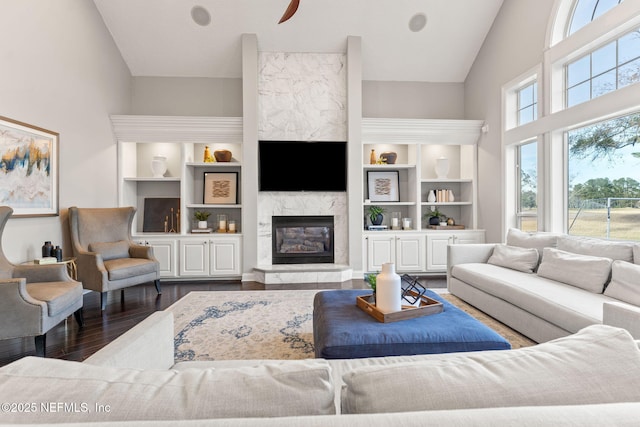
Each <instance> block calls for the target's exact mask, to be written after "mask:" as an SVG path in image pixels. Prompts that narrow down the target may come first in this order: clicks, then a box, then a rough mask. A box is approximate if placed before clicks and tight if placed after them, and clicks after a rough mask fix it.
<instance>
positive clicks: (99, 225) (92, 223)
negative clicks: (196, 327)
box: [69, 206, 161, 310]
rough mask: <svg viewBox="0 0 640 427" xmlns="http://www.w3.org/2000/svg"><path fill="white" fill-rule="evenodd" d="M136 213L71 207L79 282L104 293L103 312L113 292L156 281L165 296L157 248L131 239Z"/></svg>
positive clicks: (126, 209)
mask: <svg viewBox="0 0 640 427" xmlns="http://www.w3.org/2000/svg"><path fill="white" fill-rule="evenodd" d="M135 214H136V209H135V208H134V207H123V208H78V207H75V206H74V207H71V208H69V226H70V232H71V247H72V248H73V254H74V256H75V257H76V258H77V259H76V264H77V267H78V280H80V281H81V282H82V285H83V286H84V288H85V289H90V290H92V291H96V292H100V306H101V308H102V310H104V309H105V308H106V304H107V292H109V291H113V290H117V289H121V290H124V288H127V287H129V286H135V285H139V284H142V283H149V282H154V284H155V286H156V290H157V291H158V294H160V293H161V291H160V263H158V260H157V259H156V258H155V257H154V256H153V248H152V247H150V246H144V245H138V244H136V243H134V242H133V241H132V240H131V224H132V222H133V217H134V215H135ZM123 295H124V293H123Z"/></svg>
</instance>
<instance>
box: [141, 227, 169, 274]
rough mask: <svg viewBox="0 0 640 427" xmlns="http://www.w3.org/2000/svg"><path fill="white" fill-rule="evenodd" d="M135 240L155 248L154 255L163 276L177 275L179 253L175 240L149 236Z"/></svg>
mask: <svg viewBox="0 0 640 427" xmlns="http://www.w3.org/2000/svg"><path fill="white" fill-rule="evenodd" d="M135 242H136V243H138V244H140V245H145V246H151V247H152V248H153V255H154V256H155V257H156V259H157V260H158V262H159V263H160V277H161V278H171V277H177V275H178V254H177V244H176V241H175V240H172V239H163V238H153V237H148V236H147V237H144V238H136V239H135Z"/></svg>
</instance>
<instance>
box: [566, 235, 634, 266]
mask: <svg viewBox="0 0 640 427" xmlns="http://www.w3.org/2000/svg"><path fill="white" fill-rule="evenodd" d="M633 247H634V243H633V242H617V241H612V240H605V239H595V238H592V237H580V236H567V235H564V236H560V237H559V238H558V249H560V250H563V251H566V252H573V253H576V254H582V255H591V256H598V257H607V258H611V259H612V260H616V259H619V260H622V261H628V262H633Z"/></svg>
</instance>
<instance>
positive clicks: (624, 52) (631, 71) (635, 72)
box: [566, 29, 640, 107]
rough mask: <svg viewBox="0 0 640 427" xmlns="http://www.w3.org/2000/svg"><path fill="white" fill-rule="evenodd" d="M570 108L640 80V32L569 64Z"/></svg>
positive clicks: (568, 92)
mask: <svg viewBox="0 0 640 427" xmlns="http://www.w3.org/2000/svg"><path fill="white" fill-rule="evenodd" d="M566 76H567V81H566V93H567V95H566V100H567V107H571V106H573V105H576V104H580V103H582V102H585V101H588V100H590V99H593V98H596V97H598V96H601V95H604V94H605V93H608V92H611V91H614V90H617V89H620V88H622V87H625V86H628V85H630V84H632V83H636V82H638V81H640V29H635V30H634V31H631V32H629V33H627V34H625V35H624V36H622V37H620V38H618V39H617V40H614V41H612V42H610V43H608V44H606V45H604V46H602V47H600V48H598V49H596V50H594V51H593V52H590V53H588V54H587V55H584V56H582V57H581V58H579V59H577V60H575V61H572V62H570V63H568V64H567V65H566Z"/></svg>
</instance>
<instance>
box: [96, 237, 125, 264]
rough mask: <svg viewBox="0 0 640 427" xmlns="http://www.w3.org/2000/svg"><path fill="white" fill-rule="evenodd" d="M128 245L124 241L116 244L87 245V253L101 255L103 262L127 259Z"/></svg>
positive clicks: (99, 243) (98, 243)
mask: <svg viewBox="0 0 640 427" xmlns="http://www.w3.org/2000/svg"><path fill="white" fill-rule="evenodd" d="M129 246H131V245H130V244H129V242H128V241H126V240H119V241H117V242H93V243H89V251H90V252H97V253H99V254H100V255H102V260H103V261H109V260H112V259H119V258H129Z"/></svg>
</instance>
